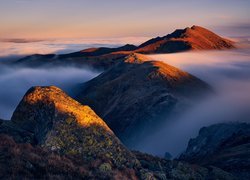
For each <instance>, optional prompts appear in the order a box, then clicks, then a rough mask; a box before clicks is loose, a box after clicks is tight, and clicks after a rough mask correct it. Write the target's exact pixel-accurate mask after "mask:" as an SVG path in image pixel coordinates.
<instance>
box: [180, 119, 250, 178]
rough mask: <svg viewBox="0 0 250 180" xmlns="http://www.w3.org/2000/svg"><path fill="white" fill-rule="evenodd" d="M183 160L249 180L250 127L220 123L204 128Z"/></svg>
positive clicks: (247, 125) (244, 124) (189, 144)
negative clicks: (222, 170)
mask: <svg viewBox="0 0 250 180" xmlns="http://www.w3.org/2000/svg"><path fill="white" fill-rule="evenodd" d="M180 159H181V160H184V161H187V162H190V163H195V164H200V165H204V166H209V165H212V166H216V167H219V168H221V169H224V170H226V171H228V172H231V173H233V174H235V175H236V176H237V177H239V178H240V179H246V180H247V179H249V178H250V173H249V172H250V124H248V123H221V124H215V125H211V126H209V127H204V128H202V129H201V130H200V132H199V135H198V136H197V137H196V138H194V139H191V140H190V141H189V143H188V147H187V149H186V151H185V152H184V153H183V154H182V155H181V156H180Z"/></svg>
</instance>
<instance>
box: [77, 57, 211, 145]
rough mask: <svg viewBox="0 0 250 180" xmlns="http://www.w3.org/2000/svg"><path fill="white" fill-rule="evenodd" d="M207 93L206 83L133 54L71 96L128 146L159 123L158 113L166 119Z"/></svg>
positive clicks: (160, 63)
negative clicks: (89, 109) (92, 112)
mask: <svg viewBox="0 0 250 180" xmlns="http://www.w3.org/2000/svg"><path fill="white" fill-rule="evenodd" d="M210 92H211V90H210V87H209V86H208V85H207V84H206V83H204V82H203V81H201V80H199V79H198V78H196V77H194V76H192V75H190V74H188V73H187V72H184V71H181V70H179V69H177V68H175V67H173V66H170V65H168V64H164V63H162V62H158V61H151V60H150V59H149V58H147V57H145V56H143V55H140V54H136V53H133V54H131V55H129V56H127V57H126V58H125V59H124V61H123V62H121V63H119V64H117V65H116V66H114V67H113V68H111V69H109V70H107V71H105V72H104V73H102V74H101V75H99V76H98V77H96V78H94V79H93V80H90V81H89V82H87V83H85V84H83V85H80V86H79V87H78V93H76V96H75V97H76V99H77V100H78V101H79V102H82V103H86V104H87V105H89V106H90V107H91V108H93V109H94V111H95V112H96V113H97V114H98V115H99V116H100V117H102V118H103V119H104V120H105V122H106V123H107V124H108V126H109V127H110V128H111V129H112V130H113V131H114V132H115V134H116V135H117V136H118V137H119V138H120V139H121V140H122V141H123V142H124V143H125V144H126V145H128V146H130V145H131V144H134V143H136V141H137V140H138V139H139V138H140V137H143V136H144V135H147V134H148V133H150V131H152V130H154V127H155V126H157V125H158V126H159V125H160V124H161V122H163V120H162V119H161V117H162V116H164V120H166V119H167V118H166V117H168V116H171V115H173V114H177V113H179V112H182V111H183V109H185V108H186V107H187V106H188V105H191V104H192V103H194V102H195V101H196V100H197V99H199V98H200V97H202V96H203V95H205V94H206V93H210Z"/></svg>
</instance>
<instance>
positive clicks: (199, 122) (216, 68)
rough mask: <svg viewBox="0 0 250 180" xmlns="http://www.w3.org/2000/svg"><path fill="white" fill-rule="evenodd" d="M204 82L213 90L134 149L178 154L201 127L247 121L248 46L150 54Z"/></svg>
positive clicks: (249, 101)
mask: <svg viewBox="0 0 250 180" xmlns="http://www.w3.org/2000/svg"><path fill="white" fill-rule="evenodd" d="M151 57H153V58H154V59H156V60H161V61H163V62H165V63H168V64H171V65H174V66H176V67H179V68H181V69H183V70H185V71H187V72H189V73H191V74H193V75H195V76H197V77H199V78H201V79H202V80H204V81H206V82H208V83H209V84H210V85H211V86H212V87H213V88H214V89H215V91H216V94H215V95H214V96H211V97H210V98H208V99H206V100H204V101H203V102H201V103H199V104H197V105H196V106H195V107H193V108H192V109H190V110H189V111H188V112H186V113H184V114H181V115H180V117H178V118H175V119H172V120H170V119H168V120H166V123H165V125H163V126H161V128H159V129H157V130H155V133H154V134H150V135H149V136H148V137H145V138H144V140H142V142H141V143H139V144H137V145H136V146H135V149H138V150H141V151H144V152H147V153H152V154H155V155H159V156H164V153H165V152H170V153H171V154H172V155H173V156H174V157H176V156H178V155H179V154H180V153H181V152H183V151H184V150H185V148H186V147H187V144H188V141H189V139H190V138H193V137H196V136H197V135H198V132H199V129H200V128H201V127H204V126H208V125H212V124H215V123H220V122H231V121H245V122H250V119H249V117H250V111H249V110H250V109H249V108H250V95H249V93H250V49H249V48H245V49H238V50H230V51H210V52H207V51H206V52H205V51H204V52H186V53H177V54H167V55H152V56H151Z"/></svg>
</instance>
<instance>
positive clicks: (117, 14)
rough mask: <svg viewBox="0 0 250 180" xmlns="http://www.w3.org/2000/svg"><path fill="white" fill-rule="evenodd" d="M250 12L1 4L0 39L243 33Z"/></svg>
mask: <svg viewBox="0 0 250 180" xmlns="http://www.w3.org/2000/svg"><path fill="white" fill-rule="evenodd" d="M249 12H250V1H249V0H126V1H125V0H0V24H1V25H0V38H58V37H64V38H65V37H69V38H73V37H87V38H89V37H91V38H92V37H95V38H98V37H128V36H130V37H132V36H155V35H164V34H167V33H169V32H171V31H173V30H174V29H176V28H183V27H186V26H191V25H193V24H196V25H202V26H205V27H207V28H211V29H212V30H217V32H219V33H222V34H226V35H227V34H228V35H245V33H247V32H249V29H250V28H249V27H250V23H249V22H250V13H249Z"/></svg>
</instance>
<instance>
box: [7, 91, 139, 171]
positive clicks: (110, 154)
mask: <svg viewBox="0 0 250 180" xmlns="http://www.w3.org/2000/svg"><path fill="white" fill-rule="evenodd" d="M11 121H12V123H13V124H15V125H16V126H18V128H20V129H23V130H25V131H27V132H30V133H32V134H33V142H34V144H36V145H40V146H42V147H46V148H48V149H50V150H52V151H55V152H58V153H60V154H68V155H82V157H83V158H85V159H95V158H99V159H101V158H103V159H106V161H110V162H112V164H114V165H115V166H116V167H122V166H132V167H133V164H134V162H135V158H134V156H133V155H132V154H131V153H130V152H129V151H128V150H127V149H126V148H125V147H124V146H123V145H122V144H121V143H120V141H119V140H118V139H117V138H116V137H115V135H114V134H113V132H112V131H111V130H110V129H109V127H108V126H107V125H106V124H105V122H104V121H103V120H102V119H101V118H99V117H98V116H97V115H96V114H95V112H94V111H92V109H91V108H90V107H88V106H85V105H81V104H79V103H78V102H76V101H75V100H73V99H71V98H70V97H68V96H67V95H66V94H65V93H64V92H63V91H62V90H60V89H59V88H57V87H53V86H52V87H33V88H31V89H30V90H29V91H28V92H27V93H26V95H25V96H24V98H23V99H22V101H21V102H20V104H19V105H18V106H17V108H16V110H15V112H14V114H13V116H12V118H11Z"/></svg>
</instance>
